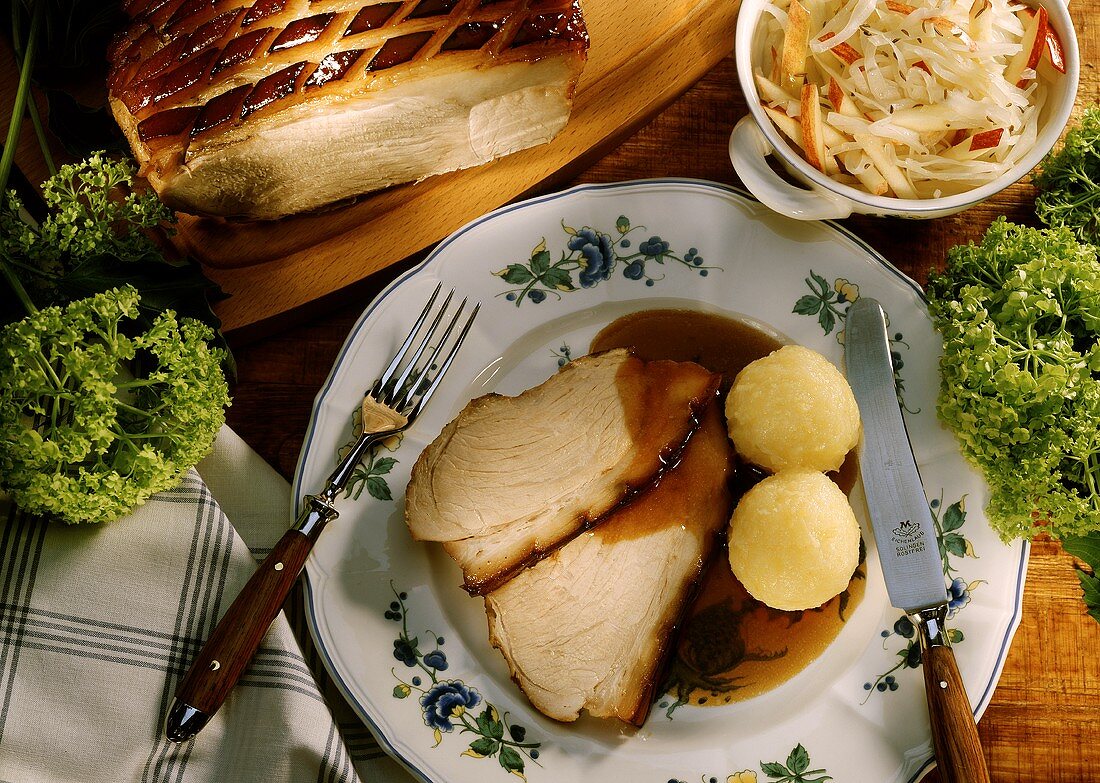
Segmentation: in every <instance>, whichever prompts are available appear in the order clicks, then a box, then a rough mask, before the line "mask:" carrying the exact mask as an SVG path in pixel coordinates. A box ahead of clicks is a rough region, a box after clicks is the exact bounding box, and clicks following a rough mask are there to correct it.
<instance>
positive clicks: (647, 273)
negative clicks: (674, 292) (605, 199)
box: [493, 215, 721, 307]
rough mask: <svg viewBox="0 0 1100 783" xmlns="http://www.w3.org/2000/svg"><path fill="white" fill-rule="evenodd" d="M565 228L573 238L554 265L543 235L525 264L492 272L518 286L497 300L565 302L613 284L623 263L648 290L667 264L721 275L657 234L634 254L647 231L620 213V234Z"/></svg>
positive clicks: (629, 274)
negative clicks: (636, 235) (636, 236)
mask: <svg viewBox="0 0 1100 783" xmlns="http://www.w3.org/2000/svg"><path fill="white" fill-rule="evenodd" d="M561 227H562V230H563V231H564V232H565V233H566V235H567V236H568V237H569V238H568V239H567V240H566V242H565V249H564V250H562V251H561V255H560V257H559V258H558V260H557V261H552V256H551V254H550V251H549V250H548V249H547V244H546V238H545V237H544V238H543V239H542V241H541V242H539V243H538V244H537V245H535V247H534V248H533V249H532V250H531V255H530V257H529V258H528V259H527V261H526V262H524V263H514V264H509V265H508V266H506V267H505V268H504V269H501V270H498V271H496V272H493V274H494V275H496V276H497V277H499V278H501V279H502V280H504V282H505V283H507V284H508V285H510V286H513V287H512V288H510V289H509V290H507V291H504V292H503V293H501V294H498V296H503V297H504V298H505V299H507V300H508V301H509V302H514V303H515V305H516V307H519V306H520V305H521V304H523V303H524V302H525V301H528V302H531V303H533V304H539V303H540V302H544V301H546V298H547V295H548V294H553V295H554V296H555V297H557V298H558V299H561V296H562V294H563V293H570V292H573V291H578V290H581V289H585V288H595V287H596V286H598V285H599V284H600V283H602V282H603V281H605V280H610V279H611V277H612V275H613V274H614V272H615V269H616V268H618V267H619V266H620V265H621V266H622V275H623V277H624V278H625V279H627V280H644V281H645V284H646V285H647V286H653V285H655V284H656V283H658V282H659V281H661V280H664V278H665V276H664V274H659V275H657V276H655V274H654V272H655V269H654V266H653V265H660V266H662V267H664V266H666V264H665V262H666V261H673V262H676V263H678V264H680V265H682V266H684V267H685V268H687V269H690V270H691V271H692V272H695V273H696V274H698V275H699V276H700V277H706V276H707V275H708V274H709V273H710V272H711V271H712V270H718V271H721V267H717V266H708V265H707V264H706V262H705V261H704V259H703V257H702V256H701V255H699V251H698V249H696V248H694V247H693V248H691V249H690V250H688V252H687V253H685V254H684V255H682V256H681V255H678V254H677V253H676V252H674V251H673V250H672V245H671V244H670V243H669V242H668V241H667V240H665V239H662V238H661V237H660V236H658V235H656V234H654V235H652V236H650V237H649V239H645V240H642V241H641V242H640V243H639V244H638V249H637V250H636V251H635V252H633V253H632V252H630V248H631V247H632V246H633V243H632V241H631V240H630V239H629V238H628V235H629V234H631V233H633V232H635V231H645V230H646V228H645V226H631V224H630V219H629V218H627V217H626V216H625V215H620V216H619V219H618V220H616V221H615V236H612V234H611V233H610V232H606V231H601V230H599V229H597V228H593V227H592V226H582V227H581V228H579V229H576V228H572V227H571V226H567V225H566V224H565V222H564V221H563V222H562V224H561ZM647 265H648V266H647ZM574 273H576V277H575V278H574Z"/></svg>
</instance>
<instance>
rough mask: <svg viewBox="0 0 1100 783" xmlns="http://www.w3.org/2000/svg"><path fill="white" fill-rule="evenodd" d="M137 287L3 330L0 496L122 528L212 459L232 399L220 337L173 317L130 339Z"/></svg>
mask: <svg viewBox="0 0 1100 783" xmlns="http://www.w3.org/2000/svg"><path fill="white" fill-rule="evenodd" d="M138 301H139V296H138V293H137V291H136V290H135V289H133V288H131V287H125V288H120V289H114V290H111V291H107V292H105V293H102V294H96V295H94V296H91V297H88V298H86V299H81V300H78V301H75V302H72V303H71V304H69V305H67V306H65V307H64V308H61V307H47V308H44V309H42V310H39V311H38V312H36V313H34V314H32V315H30V316H28V317H27V318H24V319H23V320H22V321H18V322H16V323H14V324H9V325H8V326H6V327H4V328H3V329H2V330H0V440H3V442H4V443H5V444H6V447H5V448H4V449H3V450H2V451H0V487H2V488H3V489H4V490H5V491H7V492H9V493H10V494H11V495H12V497H13V499H14V500H15V502H16V504H17V505H19V506H20V507H21V508H23V509H24V510H26V511H29V512H33V513H40V514H45V515H50V516H54V517H57V518H59V519H61V520H63V521H65V522H69V523H74V522H103V521H107V520H112V519H116V518H118V517H120V516H122V515H124V514H126V513H127V512H129V511H130V510H131V509H133V508H134V507H135V506H137V505H139V504H141V503H143V502H144V501H145V500H146V499H148V498H149V496H150V495H152V494H153V493H154V492H158V491H160V490H163V489H167V488H169V487H171V486H173V485H174V484H176V483H177V482H178V481H179V479H180V477H181V476H182V474H183V473H184V472H185V471H186V470H187V469H188V468H190V467H191V466H192V465H194V464H195V463H196V462H198V460H199V459H201V458H202V457H203V456H204V455H205V454H206V453H207V452H208V451H209V450H210V447H211V445H212V444H213V442H214V437H215V436H216V435H217V432H218V429H219V428H220V427H221V425H222V423H223V421H224V419H225V407H226V406H227V405H228V404H229V392H228V388H227V385H226V381H225V377H224V375H223V374H222V370H221V362H222V359H223V358H224V357H223V355H222V353H221V351H219V350H218V349H214V348H211V347H210V346H209V344H208V343H209V341H210V339H211V338H212V337H213V332H212V331H211V330H210V328H209V327H207V326H205V325H204V324H201V323H198V322H197V321H194V320H191V319H184V320H183V321H182V322H179V321H177V320H176V317H175V316H174V315H173V314H172V313H161V314H160V315H158V316H157V317H156V319H155V321H154V322H153V325H152V327H151V328H150V329H148V330H147V331H144V332H140V331H139V332H138V333H137V334H136V335H135V336H129V335H128V327H129V326H130V325H131V324H132V322H133V321H134V320H135V319H136V318H137V316H138Z"/></svg>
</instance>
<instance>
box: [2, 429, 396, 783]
mask: <svg viewBox="0 0 1100 783" xmlns="http://www.w3.org/2000/svg"><path fill="white" fill-rule="evenodd" d="M0 519H3V520H4V526H3V529H2V531H0V783H99V782H100V781H102V782H104V783H108V782H109V783H128V782H129V781H133V782H134V783H206V782H207V781H211V782H216V783H220V782H221V781H225V783H250V782H251V781H257V782H258V781H264V783H280V782H281V781H286V783H306V782H307V781H308V783H336V781H342V782H343V783H356V781H360V780H362V781H372V782H373V781H382V783H409V781H410V780H411V777H410V776H409V774H408V773H407V772H405V771H404V770H403V769H402V768H401V767H400V766H399V765H397V764H396V763H395V762H393V761H392V760H390V759H389V758H388V757H387V756H385V754H384V753H383V752H382V751H381V749H380V748H379V747H378V744H377V742H376V741H375V740H374V738H373V737H372V736H371V735H370V733H369V732H368V731H367V729H366V728H365V727H364V726H363V724H362V723H361V722H360V721H359V720H358V719H357V718H355V716H354V715H353V714H352V712H351V710H350V709H349V708H348V707H347V705H346V704H345V703H344V702H343V701H342V699H341V697H340V696H339V694H338V693H337V692H336V690H335V689H334V688H332V687H331V685H330V683H329V682H328V680H327V678H326V677H325V676H324V672H323V670H322V668H321V666H320V664H319V662H318V661H317V660H316V656H315V654H314V652H313V649H312V646H311V645H310V643H309V639H308V638H307V637H308V633H307V632H306V631H305V629H304V624H302V623H301V619H302V604H301V595H300V592H299V591H296V592H295V593H293V594H292V597H291V599H290V600H289V601H288V604H287V606H288V607H289V608H290V612H289V614H290V618H289V620H288V618H287V616H286V615H280V616H279V617H278V619H277V620H276V622H275V624H274V625H273V626H272V629H271V631H270V632H269V633H268V635H267V637H266V638H265V639H264V642H263V644H262V645H261V648H260V651H259V653H258V655H257V657H256V658H255V660H254V661H253V663H252V665H251V666H250V668H249V669H247V670H246V671H245V675H244V677H243V679H242V681H241V683H240V684H239V685H238V686H237V688H236V689H235V690H234V692H233V693H232V694H231V695H230V697H229V699H228V701H226V703H225V705H224V706H223V707H222V709H221V710H220V711H219V712H218V714H217V715H216V716H215V717H214V719H213V720H211V722H210V723H209V724H208V725H207V727H206V728H205V729H204V730H203V731H202V732H201V733H200V734H199V735H198V736H197V737H196V738H195V739H193V740H191V741H190V742H187V743H186V744H183V745H174V744H172V743H170V742H168V741H167V740H166V739H164V734H163V725H164V715H165V712H166V710H167V709H168V705H169V703H170V702H171V699H172V694H173V692H174V691H175V688H176V685H177V683H178V682H179V680H180V679H181V678H182V677H183V674H184V672H185V671H186V670H187V666H188V665H189V663H190V661H191V658H192V657H193V656H194V655H195V653H196V652H197V651H198V649H199V646H200V645H201V643H202V641H203V640H204V639H205V638H206V637H207V636H208V635H209V634H210V632H211V631H212V630H213V628H214V625H215V624H216V622H217V620H218V618H219V617H220V616H221V614H222V613H223V612H224V611H225V610H226V609H227V608H228V607H229V604H230V603H232V601H233V598H234V597H236V595H237V593H238V591H239V590H240V589H241V588H242V587H243V586H244V583H245V582H246V581H247V580H248V578H249V576H251V574H252V572H253V571H254V570H255V568H256V561H257V559H262V558H263V556H264V555H266V554H267V552H269V551H270V549H271V547H272V546H273V545H274V543H275V542H276V541H277V540H278V538H279V536H281V535H282V534H283V532H285V530H286V528H287V527H288V525H289V524H290V522H291V515H290V489H289V487H288V485H287V483H286V481H285V480H283V478H282V477H281V476H279V475H278V474H277V473H276V472H275V471H274V470H272V469H271V468H270V467H269V466H268V465H267V464H266V463H264V461H263V460H262V459H260V457H259V456H258V455H257V454H256V453H255V452H253V451H252V450H251V449H250V448H249V447H248V446H247V445H246V444H245V443H244V442H243V441H242V440H240V438H238V437H237V436H236V435H235V434H234V433H233V432H232V431H231V430H229V429H228V428H223V430H222V432H221V434H220V435H219V437H218V442H217V444H216V446H215V450H214V453H213V454H212V455H211V456H210V457H209V458H207V459H206V460H205V461H204V462H202V463H201V464H200V465H199V466H198V469H197V470H193V471H191V472H190V473H189V474H188V475H187V477H186V478H185V479H184V481H183V483H182V484H181V485H180V486H179V487H177V488H176V489H174V490H171V491H169V492H164V493H161V494H159V495H157V496H155V497H154V498H153V499H152V500H150V501H149V502H148V503H146V504H145V505H144V506H142V507H141V508H139V509H138V510H137V511H135V512H134V513H133V514H132V515H130V516H129V517H127V518H125V519H122V520H119V521H117V522H113V523H110V524H104V525H78V526H66V525H62V524H46V523H44V522H41V521H39V520H34V519H31V518H28V517H26V516H25V515H22V514H18V513H16V512H15V511H14V510H12V509H11V508H10V507H9V504H7V503H6V502H5V501H4V500H3V499H0ZM292 624H293V625H295V626H298V628H297V630H298V633H297V634H296V633H295V630H293V629H292Z"/></svg>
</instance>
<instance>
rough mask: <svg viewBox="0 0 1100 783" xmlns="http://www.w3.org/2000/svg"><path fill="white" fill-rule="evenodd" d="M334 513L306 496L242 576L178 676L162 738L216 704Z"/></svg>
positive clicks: (184, 734) (190, 731)
mask: <svg viewBox="0 0 1100 783" xmlns="http://www.w3.org/2000/svg"><path fill="white" fill-rule="evenodd" d="M335 516H336V511H335V509H333V508H332V507H331V506H330V505H328V504H326V503H325V502H324V501H323V500H320V499H319V498H315V497H312V496H310V497H307V498H306V508H305V510H304V511H303V512H302V515H301V516H300V517H299V518H298V524H297V525H295V527H294V528H293V529H291V530H288V531H287V532H286V533H285V534H283V537H282V538H280V539H279V543H277V544H276V545H275V548H274V549H272V550H271V554H269V555H268V556H267V558H266V559H265V560H264V562H263V563H261V564H260V567H259V569H258V570H257V571H256V573H255V574H253V575H252V578H251V579H249V580H248V583H247V584H246V585H245V586H244V589H243V590H241V592H240V594H239V595H238V596H237V598H236V599H235V600H234V601H233V603H232V605H231V606H230V607H229V610H228V611H226V613H225V614H224V615H223V616H222V619H221V620H220V621H219V622H218V625H217V627H216V628H214V632H213V633H212V634H211V635H210V637H209V638H208V639H207V640H206V643H205V644H203V646H202V649H200V650H199V654H198V656H196V658H195V660H194V661H193V662H192V663H191V668H190V669H188V670H187V674H186V676H184V678H183V680H182V681H181V682H180V684H179V687H178V688H177V689H176V700H175V703H174V704H173V705H172V709H171V711H170V712H169V714H168V720H167V723H166V726H165V734H166V735H167V737H168V739H170V740H172V741H173V742H184V741H186V740H188V739H190V738H191V737H193V736H194V735H195V734H196V733H198V731H200V730H201V729H202V727H203V726H205V725H206V722H207V721H208V720H209V719H210V718H211V717H212V716H213V715H214V713H215V712H217V711H218V708H219V707H221V706H222V703H223V702H224V701H225V699H226V697H227V696H228V695H229V692H230V691H231V690H233V686H235V685H236V684H237V681H238V680H239V679H240V677H241V674H242V673H243V672H244V669H245V667H246V666H248V663H249V661H251V660H252V658H253V656H254V655H255V654H256V650H257V648H259V646H260V641H261V640H262V639H263V637H264V634H266V633H267V630H268V628H270V627H271V623H272V621H273V620H274V619H275V616H276V615H277V614H279V610H280V609H282V606H283V602H284V601H285V600H286V597H287V595H288V594H289V593H290V590H291V588H293V587H294V582H295V581H296V580H297V578H298V575H299V574H300V573H301V571H302V568H303V566H304V565H305V562H306V557H308V556H309V553H310V550H312V549H313V544H314V542H315V541H316V540H317V536H318V535H319V534H320V531H321V529H322V528H323V527H324V525H325V524H326V523H327V522H328V521H329V520H330V519H332V518H334V517H335Z"/></svg>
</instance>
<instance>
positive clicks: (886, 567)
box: [844, 298, 989, 783]
mask: <svg viewBox="0 0 1100 783" xmlns="http://www.w3.org/2000/svg"><path fill="white" fill-rule="evenodd" d="M844 359H845V364H846V365H847V371H848V383H849V384H851V387H852V391H853V392H854V393H855V397H856V402H857V403H858V405H859V414H860V418H861V419H862V420H863V442H862V448H861V452H860V473H861V475H862V477H863V487H864V492H865V494H866V497H867V510H868V512H869V514H870V517H871V529H872V531H873V532H874V537H875V544H876V546H877V548H878V555H879V562H880V563H881V565H882V574H883V576H884V577H885V579H886V590H887V592H888V593H889V595H890V603H891V604H893V605H894V606H896V607H897V608H898V609H901V610H902V611H904V612H905V613H906V614H907V615H908V616H909V619H910V620H911V621H912V623H913V626H914V628H916V631H917V635H918V637H919V639H920V649H921V662H922V665H923V668H924V684H925V691H926V692H927V695H928V715H929V719H930V722H931V726H932V745H933V748H934V750H935V754H936V762H937V764H938V766H939V768H940V774H941V776H942V777H943V779H944V780H945V781H946V783H988V781H989V772H988V770H987V769H986V765H985V756H984V755H983V753H982V747H981V743H980V741H979V739H978V729H977V726H975V724H974V715H973V713H972V712H971V711H970V701H969V699H967V696H966V691H965V689H964V688H963V682H962V678H961V677H960V676H959V668H958V666H957V665H956V663H955V655H954V653H953V652H952V651H951V643H950V640H949V639H948V636H947V629H946V628H945V626H944V623H945V622H946V620H947V608H948V603H947V588H946V583H945V579H944V574H943V563H942V560H941V558H940V553H939V544H938V541H937V539H936V531H935V527H934V525H933V522H932V512H931V510H930V509H929V507H928V500H927V498H926V497H925V494H924V486H923V485H922V484H921V478H920V473H919V472H918V471H917V464H916V460H915V459H914V458H913V450H912V447H911V446H910V444H909V437H908V435H907V433H906V431H905V420H904V419H903V418H902V415H901V405H900V403H899V400H898V396H897V390H896V387H895V382H894V370H893V362H892V361H891V357H890V337H889V334H888V332H887V323H886V314H885V312H884V311H883V309H882V306H881V305H879V303H878V302H876V301H875V300H873V299H863V298H860V299H857V300H856V301H855V302H853V303H852V304H851V305H850V306H849V308H848V313H847V315H846V323H845V327H844Z"/></svg>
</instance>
